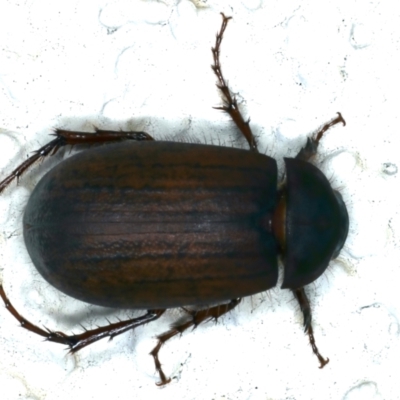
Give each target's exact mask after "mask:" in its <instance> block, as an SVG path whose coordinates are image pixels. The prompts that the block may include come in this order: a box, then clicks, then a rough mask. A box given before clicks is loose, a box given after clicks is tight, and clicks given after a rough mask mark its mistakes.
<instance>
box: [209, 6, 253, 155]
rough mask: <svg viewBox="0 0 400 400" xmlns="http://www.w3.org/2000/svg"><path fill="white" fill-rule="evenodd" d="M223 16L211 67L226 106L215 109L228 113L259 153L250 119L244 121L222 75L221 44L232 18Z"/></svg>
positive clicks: (213, 50)
mask: <svg viewBox="0 0 400 400" xmlns="http://www.w3.org/2000/svg"><path fill="white" fill-rule="evenodd" d="M221 15H222V25H221V29H220V31H219V32H218V33H217V37H216V40H215V46H214V47H213V48H212V49H211V51H212V54H213V58H214V64H213V65H211V68H212V70H213V71H214V73H215V75H216V76H217V78H218V84H217V88H218V89H219V90H220V91H221V92H222V95H223V97H224V100H225V102H226V104H224V105H223V106H221V107H214V108H215V109H217V110H222V111H225V112H227V113H228V114H229V115H230V117H231V118H232V120H233V122H234V123H235V124H236V126H237V127H238V128H239V129H240V132H242V134H243V136H244V137H245V138H246V140H247V143H248V144H249V146H250V150H253V151H257V143H256V139H255V137H254V135H253V133H252V131H251V129H250V125H249V122H250V119H248V120H247V121H245V120H244V118H243V116H242V114H241V113H240V110H239V106H238V104H237V101H236V97H235V96H232V94H231V91H230V89H229V87H228V85H227V83H226V81H225V78H224V76H223V74H222V70H221V63H220V60H219V54H220V48H221V42H222V38H223V35H224V32H225V29H226V26H227V25H228V21H229V20H230V19H231V18H232V17H226V16H225V15H224V14H223V13H221Z"/></svg>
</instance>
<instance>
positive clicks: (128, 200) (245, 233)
mask: <svg viewBox="0 0 400 400" xmlns="http://www.w3.org/2000/svg"><path fill="white" fill-rule="evenodd" d="M222 17H223V23H222V27H221V30H220V32H219V33H218V34H217V38H216V43H215V47H214V48H213V49H212V53H213V57H214V64H213V66H212V69H213V71H214V72H215V74H216V76H217V78H218V85H217V86H218V88H219V89H220V91H221V92H222V94H223V97H224V101H225V104H224V106H222V107H219V109H221V110H223V111H225V112H227V113H228V114H229V115H230V116H231V117H232V119H233V121H234V122H235V124H236V126H237V127H238V128H239V130H240V132H241V133H242V134H243V135H244V137H245V139H246V140H247V142H248V144H249V147H250V151H245V150H240V149H233V148H227V147H219V146H209V145H199V144H189V143H172V142H155V141H154V140H153V138H152V137H151V136H150V135H148V134H147V133H144V132H119V131H118V132H116V131H103V130H96V132H95V133H84V132H71V131H65V130H60V129H57V130H56V132H55V139H53V140H52V141H50V142H49V143H48V144H46V145H45V146H43V147H42V148H41V149H39V150H38V151H37V152H36V153H35V154H34V155H33V156H31V157H30V158H29V159H27V160H26V161H25V162H23V163H22V164H21V165H20V166H19V167H18V168H16V169H15V170H14V171H13V172H12V173H11V175H9V176H8V177H7V178H6V179H4V180H3V181H2V182H1V183H0V192H1V191H3V190H4V189H5V188H6V187H7V186H8V185H9V183H10V182H11V181H13V180H14V179H15V178H18V177H19V176H20V175H21V174H22V173H23V172H24V171H25V170H27V169H28V168H29V167H30V166H31V165H32V164H34V163H35V162H36V161H37V160H40V159H42V158H44V157H46V156H48V155H52V154H54V153H56V152H57V150H58V149H59V148H60V147H63V146H66V145H76V144H93V143H105V142H114V143H112V144H108V145H107V146H103V147H97V148H92V149H89V150H87V151H82V152H80V153H78V154H76V155H74V156H72V157H70V158H68V159H66V160H65V161H63V162H61V163H60V164H58V165H57V166H56V167H55V168H53V169H52V170H50V171H49V172H48V173H47V174H46V175H45V176H44V177H43V178H42V179H41V180H40V182H39V183H38V184H37V186H36V188H35V189H34V191H33V193H32V195H31V197H30V199H29V202H28V204H27V206H26V209H25V214H24V218H23V232H24V239H25V244H26V247H27V249H28V252H29V254H30V256H31V258H32V261H33V264H34V265H35V267H36V268H37V270H38V271H39V272H40V274H41V275H42V276H43V277H44V278H45V279H46V280H47V281H48V282H49V283H51V284H52V285H53V286H55V287H56V288H57V289H59V290H60V291H62V292H64V293H66V294H68V295H70V296H72V297H75V298H77V299H80V300H82V301H85V302H88V303H91V304H98V305H102V306H106V307H116V308H132V309H144V310H147V311H146V312H145V313H144V315H143V316H141V317H138V318H132V319H130V320H127V321H119V322H117V323H111V324H109V325H107V326H104V327H99V328H96V329H92V330H87V331H85V332H83V333H81V334H79V335H65V334H64V333H61V332H56V331H51V330H47V329H42V328H40V327H38V326H37V325H34V324H32V323H31V322H29V321H27V320H26V319H25V318H23V317H22V316H21V315H20V314H19V313H18V312H17V311H16V309H15V308H14V307H13V306H12V305H11V303H10V301H9V300H8V298H7V296H6V294H5V292H4V289H3V286H2V285H0V295H1V297H2V298H3V300H4V303H5V305H6V307H7V309H8V310H9V311H10V312H11V314H12V315H13V316H14V317H15V318H16V319H17V320H18V321H19V322H20V323H21V325H22V326H23V327H24V328H26V329H28V330H30V331H32V332H34V333H37V334H38V335H41V336H43V337H45V338H46V339H47V340H48V341H51V342H56V343H62V344H66V345H68V346H69V348H70V352H71V353H74V352H77V351H78V350H80V349H82V348H83V347H85V346H87V345H89V344H91V343H93V342H95V341H97V340H99V339H102V338H104V337H110V338H112V337H114V336H116V335H119V334H120V333H123V332H126V331H128V330H130V329H134V328H136V327H137V326H140V325H143V324H145V323H148V322H150V321H153V320H155V319H157V318H159V317H160V316H161V315H162V314H163V313H164V312H165V311H166V309H168V308H172V307H180V308H182V309H184V310H185V312H186V313H187V314H186V315H187V318H186V320H180V321H179V322H177V323H176V324H175V325H173V326H172V327H171V329H170V330H168V331H167V332H165V333H163V334H161V335H159V336H158V344H157V345H156V347H155V348H154V349H153V350H152V352H151V355H152V356H153V357H154V361H155V366H156V369H157V371H158V373H159V375H160V382H159V383H158V385H164V384H166V383H168V382H169V381H170V379H168V378H167V377H166V376H165V374H164V372H163V370H162V368H161V364H160V361H159V358H158V353H159V350H160V348H161V346H162V345H163V344H164V343H165V342H166V341H167V340H169V339H170V338H172V337H173V336H175V335H177V334H180V333H182V332H183V331H185V330H186V329H187V328H189V327H196V326H198V325H199V324H201V323H203V322H205V321H208V320H211V319H215V320H216V319H217V318H218V317H220V316H221V315H223V314H225V313H227V312H228V311H230V310H232V309H233V308H234V307H235V306H236V305H237V304H238V303H239V302H240V300H241V298H242V297H244V296H249V295H252V294H255V293H258V292H262V291H265V290H268V289H270V288H272V287H274V286H275V285H276V283H277V279H278V255H280V256H281V258H282V262H283V265H284V281H283V285H282V287H283V288H285V289H290V290H291V291H292V292H293V294H294V296H295V298H296V299H297V301H298V303H299V304H300V308H301V311H302V313H303V316H304V327H305V330H306V332H307V333H308V336H309V340H310V343H311V345H312V349H313V352H314V353H315V355H316V356H317V357H318V359H319V362H320V367H321V368H322V367H323V366H324V365H325V364H326V363H327V362H328V361H329V360H328V359H325V358H323V357H322V356H321V354H320V353H319V351H318V349H317V346H316V344H315V340H314V335H313V330H312V325H311V311H310V304H309V301H308V299H307V296H306V294H305V291H304V286H306V285H308V284H309V283H311V282H313V281H315V280H316V279H317V278H318V277H319V276H320V275H321V274H322V273H323V272H324V271H325V269H326V268H327V266H328V264H329V262H330V260H331V259H333V258H335V257H336V256H337V255H338V254H339V251H340V250H341V248H342V246H343V244H344V242H345V240H346V237H347V233H348V227H349V220H348V214H347V210H346V206H345V204H344V203H343V200H342V197H341V195H340V194H339V193H338V192H336V191H334V190H332V188H331V186H330V184H329V182H328V180H327V179H326V177H325V176H324V175H323V174H322V172H321V171H320V170H319V169H318V168H316V167H315V166H313V165H312V164H310V163H309V162H308V160H309V159H310V158H311V157H312V156H313V155H315V154H316V151H317V147H318V143H319V140H320V139H321V137H322V135H323V134H324V132H325V131H326V130H328V129H329V128H330V127H331V126H332V125H335V124H337V123H339V122H342V123H343V124H345V121H344V119H343V118H342V116H341V115H340V114H339V115H338V117H337V118H335V119H334V120H333V121H331V122H330V123H328V124H326V125H325V126H323V127H322V128H321V129H320V130H319V131H318V132H317V133H316V134H315V136H314V137H313V138H310V139H308V141H307V144H306V145H305V147H304V148H303V149H301V150H300V152H299V153H298V155H297V156H296V157H295V158H286V159H285V166H286V181H285V182H284V184H283V185H280V186H279V187H281V189H279V190H278V182H277V166H276V162H275V160H274V159H272V158H270V157H268V156H266V155H263V154H260V153H258V151H257V143H256V140H255V138H254V136H253V134H252V132H251V129H250V126H249V122H248V121H245V120H244V119H243V117H242V115H241V113H240V111H239V108H238V105H237V102H236V99H235V98H234V97H233V96H232V95H231V92H230V90H229V88H228V86H227V84H226V81H225V79H224V77H223V75H222V71H221V66H220V61H219V52H220V46H221V41H222V36H223V34H224V31H225V28H226V26H227V23H228V20H229V19H230V18H229V17H225V16H224V15H222ZM210 304H217V305H214V306H207V305H210ZM186 306H194V307H195V309H194V310H193V309H188V308H186Z"/></svg>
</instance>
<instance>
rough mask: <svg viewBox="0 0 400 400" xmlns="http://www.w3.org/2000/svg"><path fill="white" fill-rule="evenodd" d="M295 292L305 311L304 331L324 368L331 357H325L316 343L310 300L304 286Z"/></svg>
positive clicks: (321, 366)
mask: <svg viewBox="0 0 400 400" xmlns="http://www.w3.org/2000/svg"><path fill="white" fill-rule="evenodd" d="M293 294H294V296H295V297H296V300H297V301H298V303H299V305H300V309H301V312H302V313H303V318H304V331H305V332H307V334H308V338H309V340H310V344H311V348H312V351H313V353H314V354H315V355H316V356H317V358H318V360H319V362H320V368H324V366H325V365H326V364H328V362H329V358H326V359H325V358H324V357H322V356H321V354H320V352H319V350H318V347H317V345H316V343H315V338H314V332H313V328H312V325H311V320H312V316H311V307H310V302H309V300H308V298H307V295H306V293H305V291H304V288H301V289H296V290H293Z"/></svg>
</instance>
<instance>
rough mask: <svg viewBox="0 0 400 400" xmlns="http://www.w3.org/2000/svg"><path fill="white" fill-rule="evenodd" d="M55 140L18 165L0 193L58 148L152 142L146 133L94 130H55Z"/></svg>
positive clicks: (5, 180)
mask: <svg viewBox="0 0 400 400" xmlns="http://www.w3.org/2000/svg"><path fill="white" fill-rule="evenodd" d="M53 136H55V137H56V138H55V139H53V140H51V141H50V142H48V143H47V144H45V145H44V146H42V147H41V148H40V149H39V150H36V151H35V152H34V154H33V155H32V156H30V157H29V158H28V159H27V160H25V161H24V162H23V163H22V164H20V165H19V166H18V167H17V168H15V169H14V171H12V172H11V174H10V175H9V176H7V178H5V179H4V180H3V181H1V182H0V193H1V192H2V191H3V190H4V189H5V188H6V187H7V186H8V185H9V184H10V183H11V182H12V181H13V180H14V179H18V178H19V177H20V176H21V175H22V174H23V173H24V172H25V171H26V170H27V169H28V168H29V167H30V166H32V165H33V164H34V163H35V162H36V161H38V160H42V159H44V158H45V157H47V156H52V155H54V154H56V153H57V151H58V150H59V149H60V147H64V146H67V145H71V146H73V145H76V144H96V143H106V142H118V141H121V140H138V141H142V140H154V139H153V138H152V137H151V136H150V135H149V134H147V133H146V132H121V131H106V130H100V129H96V131H95V132H94V133H87V132H73V131H65V130H63V129H56V131H55V133H54V134H53Z"/></svg>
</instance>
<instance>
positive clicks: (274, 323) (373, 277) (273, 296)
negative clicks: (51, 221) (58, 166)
mask: <svg viewBox="0 0 400 400" xmlns="http://www.w3.org/2000/svg"><path fill="white" fill-rule="evenodd" d="M227 3H228V4H229V5H228V4H227ZM393 4H394V3H393ZM221 11H223V12H224V13H225V14H227V15H231V16H232V17H233V20H232V21H231V22H230V23H229V26H228V29H227V32H226V36H225V39H224V42H223V44H222V67H223V71H224V73H225V76H226V77H227V78H228V80H229V82H230V85H231V88H232V90H233V91H234V92H235V93H236V94H237V96H238V99H239V100H240V101H241V102H242V109H243V113H244V114H245V115H249V116H250V117H251V126H252V129H253V132H254V133H255V134H256V135H257V136H258V138H259V143H260V149H261V150H262V151H265V152H267V153H268V154H271V155H273V156H275V157H277V158H278V159H279V158H281V157H283V156H285V155H289V156H290V155H294V154H296V152H297V151H298V149H299V148H300V147H301V146H302V145H303V143H304V141H305V138H306V136H307V135H308V134H310V133H311V132H312V131H313V130H314V129H316V128H317V127H318V126H320V125H321V124H322V123H324V122H326V121H327V120H329V119H330V118H331V117H333V116H335V113H336V111H341V112H342V113H343V116H344V117H345V119H346V121H347V126H346V127H345V128H343V127H341V126H337V127H335V128H334V129H333V130H331V131H330V132H329V134H327V135H326V137H325V138H324V140H323V142H322V145H321V149H320V158H319V161H320V162H321V166H322V169H323V170H324V171H325V172H326V174H327V176H329V177H331V179H332V182H333V186H334V187H336V188H340V190H341V192H342V193H343V197H344V199H345V201H346V202H347V204H348V209H349V213H350V218H351V230H350V234H349V238H348V241H347V244H346V246H345V249H344V250H343V252H342V254H341V257H340V259H339V260H338V261H337V262H333V263H332V265H331V267H330V268H329V269H328V271H327V272H326V274H325V275H324V276H323V277H321V278H320V279H319V280H318V281H317V282H315V284H313V285H310V286H309V287H308V288H307V292H308V293H309V297H310V300H311V302H312V305H313V318H314V330H315V336H316V340H317V344H318V346H319V348H320V350H321V353H322V354H323V355H325V356H327V357H329V358H330V360H331V361H330V363H329V364H328V365H327V366H326V367H325V368H324V369H323V370H319V369H318V362H317V360H316V359H315V357H314V356H313V355H312V353H311V349H310V348H309V345H308V339H307V337H305V336H304V334H303V332H302V326H301V323H302V318H301V315H300V312H299V310H298V309H297V306H296V303H295V302H294V301H293V300H292V298H291V295H290V293H286V292H285V291H281V290H279V289H275V290H272V291H270V292H269V293H268V294H261V295H259V296H253V297H252V298H250V299H246V300H245V301H244V302H243V303H242V304H241V305H240V306H239V307H238V309H237V310H236V311H234V312H232V313H231V314H229V315H228V316H226V317H225V318H221V320H220V322H219V323H218V324H217V325H216V326H215V325H214V324H211V323H210V324H207V325H206V326H203V327H201V328H199V329H197V330H196V331H195V332H192V333H187V334H184V335H183V336H182V337H181V338H178V339H174V340H171V341H170V342H169V343H168V344H167V345H166V346H165V347H164V348H163V349H162V351H161V353H160V357H161V361H162V363H163V367H164V370H165V372H166V374H167V375H169V376H172V377H173V378H174V379H173V381H172V383H171V384H170V385H168V386H166V387H164V388H162V389H160V388H158V387H157V386H155V385H154V383H155V382H156V381H157V380H158V376H157V375H156V374H155V370H154V365H153V361H152V359H151V357H150V356H149V355H148V353H149V351H150V350H151V349H152V348H153V346H154V345H155V340H154V336H155V335H156V334H157V333H160V332H163V331H164V330H166V329H167V327H168V324H169V323H171V322H172V321H173V320H174V313H173V312H171V313H169V315H167V316H166V317H163V318H162V319H161V320H160V321H159V322H157V323H153V324H150V325H148V326H146V327H144V328H140V329H138V330H137V331H135V332H131V333H127V334H124V335H122V336H120V337H118V338H115V339H114V340H113V341H112V342H111V343H109V342H107V341H106V340H103V341H101V342H98V343H96V344H94V345H92V346H90V347H89V348H87V349H84V350H83V351H81V352H80V353H79V354H77V355H76V356H70V355H66V354H65V351H64V350H63V346H60V345H57V344H51V343H46V342H43V341H42V340H41V339H40V337H38V336H36V335H34V334H31V333H29V332H27V331H26V330H24V329H22V328H20V327H19V326H18V323H17V322H16V321H15V320H14V319H13V318H12V317H11V315H10V314H9V313H8V312H7V311H6V310H5V308H3V307H2V306H1V305H0V388H1V398H2V399H6V400H9V399H11V400H14V399H71V398H80V399H98V398H108V399H132V398H134V399H149V398H151V399H174V400H178V399H252V400H254V399H271V400H272V399H273V400H278V399H279V400H280V399H296V400H301V399H305V400H313V399H318V400H321V399H324V400H328V399H346V400H354V399H363V400H369V399H374V400H376V399H379V400H380V399H385V400H391V399H398V398H399V386H400V385H399V381H398V375H397V373H398V357H399V354H400V327H399V320H398V319H399V314H400V293H399V290H398V283H399V281H400V276H399V275H400V251H399V236H400V217H399V206H400V195H399V190H398V187H399V178H398V176H399V174H398V172H397V168H398V166H399V165H400V160H399V149H400V146H399V145H400V143H399V142H400V140H399V118H398V115H399V107H398V106H399V104H400V98H399V97H400V90H399V87H400V86H399V71H400V57H398V54H399V41H398V38H399V32H400V28H399V27H400V20H399V12H398V7H397V6H396V5H393V7H392V5H391V4H390V2H379V1H376V2H373V1H372V2H368V3H366V2H358V1H354V0H346V1H343V0H341V1H335V2H329V1H312V0H308V1H303V2H301V5H299V2H296V1H286V2H280V1H262V0H258V1H257V0H253V1H245V0H242V1H237V0H231V1H229V2H226V1H222V0H220V1H218V0H208V1H207V0H204V1H201V0H198V1H194V0H193V1H191V2H190V1H188V0H181V1H178V0H165V1H138V0H129V1H127V0H124V1H100V0H98V1H91V2H80V1H77V0H72V1H65V2H53V1H44V0H36V1H25V2H19V3H16V2H14V1H11V0H9V1H7V0H2V1H0V152H1V153H0V154H1V156H0V168H1V179H2V178H4V177H5V176H6V174H7V173H9V172H10V171H11V170H12V169H13V168H14V167H15V166H16V165H18V164H19V163H20V162H21V160H23V159H25V158H26V157H27V156H28V155H29V154H30V153H31V152H32V151H33V150H35V149H37V148H39V147H40V146H41V145H43V144H44V143H46V142H47V141H48V140H49V137H48V134H49V133H51V131H52V129H53V128H55V127H62V128H65V129H79V130H87V131H90V130H91V129H92V126H93V125H95V126H98V127H104V128H112V129H120V128H121V129H136V130H145V131H147V132H148V133H150V134H151V135H153V136H154V137H155V138H165V135H169V136H173V137H174V138H181V139H182V138H184V137H188V136H190V137H192V138H197V139H198V140H199V141H202V142H204V141H207V142H211V141H213V142H215V143H218V142H222V143H227V144H233V145H240V141H239V143H238V142H237V136H236V133H235V129H234V128H233V126H232V123H231V121H230V120H229V118H228V117H227V116H226V115H224V114H222V113H221V112H219V111H216V110H213V109H212V106H218V105H219V104H220V96H219V93H218V92H217V90H216V88H215V77H214V75H213V73H212V71H211V69H210V64H211V61H212V59H211V52H210V48H211V46H212V45H213V44H214V38H215V33H216V32H217V30H218V29H219V27H220V23H221V17H220V15H219V12H221ZM59 159H60V157H59V156H58V157H54V159H53V160H50V161H47V162H45V163H43V164H42V165H41V166H40V167H39V168H36V169H35V170H34V172H33V173H30V174H27V175H26V176H25V177H24V178H23V179H21V181H20V184H19V185H18V187H17V186H16V185H15V184H13V185H11V188H10V189H8V190H7V191H6V192H5V193H3V194H2V195H1V196H0V224H1V225H0V227H1V228H0V257H1V258H0V274H1V275H0V277H1V279H2V280H3V283H4V287H5V289H6V291H7V293H8V295H9V297H10V299H11V301H12V302H13V303H14V305H15V306H16V308H17V309H18V310H19V311H20V312H21V313H22V314H23V315H24V316H25V317H27V318H28V319H30V320H32V321H34V322H36V323H38V324H40V325H45V326H47V327H49V328H52V329H57V330H63V331H67V332H71V331H74V332H79V331H80V329H81V328H80V327H79V324H80V323H82V324H83V325H84V326H85V327H94V326H96V325H97V324H99V325H101V324H104V323H106V320H105V318H109V319H111V320H115V319H116V318H117V316H118V317H120V318H125V317H127V316H129V315H131V313H130V312H120V313H116V312H112V311H109V310H105V309H102V308H100V307H91V306H87V305H85V304H83V303H80V302H78V301H74V300H71V299H70V298H67V297H66V296H63V295H60V293H58V292H57V291H55V290H54V289H52V288H51V287H49V285H48V284H47V283H46V282H44V281H43V279H42V278H41V277H40V276H39V275H38V274H37V273H36V272H35V269H34V267H33V265H32V263H31V262H30V259H29V257H28V256H27V254H26V251H25V248H24V244H23V238H22V235H21V234H22V232H21V218H22V212H23V209H24V205H25V203H26V201H27V198H28V196H29V193H30V192H31V191H32V188H33V187H34V185H35V183H36V182H37V180H38V179H39V177H40V176H41V175H42V174H43V173H44V172H45V171H46V170H47V169H48V168H50V167H51V166H52V165H54V163H56V162H58V161H59Z"/></svg>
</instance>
